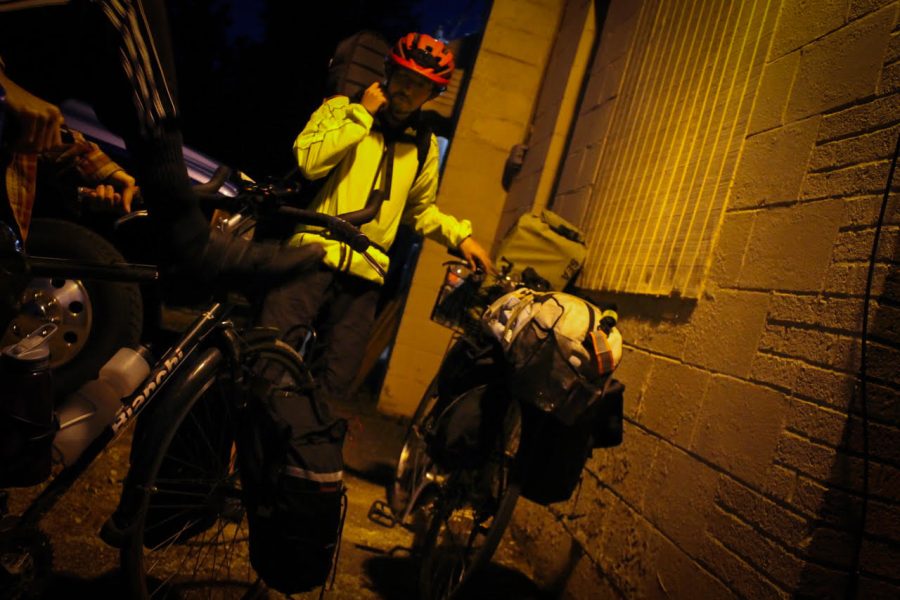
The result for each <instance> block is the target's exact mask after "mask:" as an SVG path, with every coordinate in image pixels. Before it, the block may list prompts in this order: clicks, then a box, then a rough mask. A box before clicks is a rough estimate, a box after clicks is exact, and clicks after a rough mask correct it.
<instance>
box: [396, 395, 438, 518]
mask: <svg viewBox="0 0 900 600" xmlns="http://www.w3.org/2000/svg"><path fill="white" fill-rule="evenodd" d="M437 400H438V378H437V377H435V378H434V379H433V380H432V381H431V383H430V384H429V386H428V389H427V390H425V393H424V394H423V396H422V400H421V401H420V402H419V406H418V407H417V408H416V412H415V414H414V415H413V418H412V422H411V423H410V424H409V428H408V429H407V431H406V436H405V437H404V438H403V448H402V449H401V450H400V456H399V457H398V458H397V465H396V467H395V468H394V479H393V481H392V482H391V483H390V485H389V486H388V489H387V499H388V505H389V506H390V507H391V511H392V512H393V513H394V517H395V518H396V519H397V520H398V521H400V522H402V521H404V520H405V519H406V518H407V517H408V516H409V514H410V512H412V510H413V509H414V508H415V505H416V501H417V500H418V498H419V496H420V495H421V493H422V491H424V489H425V488H426V487H427V486H428V485H429V484H430V480H429V478H428V474H429V470H430V469H431V468H432V466H433V462H432V460H431V459H430V458H429V457H428V453H427V447H426V445H425V433H426V431H427V427H428V422H429V420H430V419H431V418H432V414H431V412H432V409H433V408H434V406H435V404H436V403H437Z"/></svg>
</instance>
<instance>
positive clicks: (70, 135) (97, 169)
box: [42, 128, 138, 212]
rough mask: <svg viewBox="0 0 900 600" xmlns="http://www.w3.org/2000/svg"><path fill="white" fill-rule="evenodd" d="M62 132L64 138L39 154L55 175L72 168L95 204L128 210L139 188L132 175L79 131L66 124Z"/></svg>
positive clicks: (129, 210)
mask: <svg viewBox="0 0 900 600" xmlns="http://www.w3.org/2000/svg"><path fill="white" fill-rule="evenodd" d="M63 132H64V135H63V137H64V138H67V139H66V141H65V142H64V143H63V144H61V145H60V146H57V147H55V148H53V149H52V150H50V151H48V152H45V153H44V154H43V155H42V158H43V159H44V161H45V163H46V164H47V165H48V166H50V167H51V168H52V169H53V170H54V171H55V173H56V176H57V177H58V176H61V175H63V174H64V173H66V172H67V171H70V170H74V171H76V172H77V173H78V179H79V180H80V181H81V182H83V183H86V184H87V185H88V186H89V187H90V188H91V189H89V190H87V192H88V193H87V194H86V195H87V198H88V199H89V200H91V201H92V202H93V204H94V205H95V206H97V207H99V208H103V209H105V208H110V207H112V208H115V209H121V210H124V212H131V202H132V199H133V198H134V195H135V193H136V192H137V191H138V188H137V186H136V185H135V180H134V177H132V176H131V175H129V174H128V173H127V172H126V171H125V170H124V169H123V168H122V167H120V166H119V165H118V164H116V163H115V162H114V161H113V160H112V159H111V158H110V157H109V156H107V155H106V153H105V152H103V151H102V150H101V149H100V147H99V146H97V144H95V143H93V142H91V141H88V140H87V139H85V137H84V135H83V134H82V133H81V132H79V131H75V130H74V129H67V128H64V130H63Z"/></svg>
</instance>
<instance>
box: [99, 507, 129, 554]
mask: <svg viewBox="0 0 900 600" xmlns="http://www.w3.org/2000/svg"><path fill="white" fill-rule="evenodd" d="M123 521H124V519H123V517H121V516H120V515H119V513H118V511H116V512H114V513H113V514H112V515H110V517H109V518H108V519H107V520H106V522H105V523H103V527H101V528H100V539H101V540H103V541H104V542H106V544H107V545H108V546H111V547H113V548H121V547H122V546H124V545H125V536H126V532H127V530H128V527H129V526H128V525H126V524H125V523H124V522H123Z"/></svg>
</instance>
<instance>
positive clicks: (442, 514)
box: [419, 402, 522, 600]
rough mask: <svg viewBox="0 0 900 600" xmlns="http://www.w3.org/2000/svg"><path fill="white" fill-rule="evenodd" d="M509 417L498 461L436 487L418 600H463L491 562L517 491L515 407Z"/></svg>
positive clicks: (518, 419) (454, 475) (455, 475)
mask: <svg viewBox="0 0 900 600" xmlns="http://www.w3.org/2000/svg"><path fill="white" fill-rule="evenodd" d="M509 414H510V415H511V416H512V419H513V421H514V424H513V425H512V426H510V425H509V422H508V420H507V422H506V425H505V426H504V429H503V431H502V432H501V438H500V440H498V441H499V446H500V448H499V452H498V456H497V457H496V458H495V459H493V460H490V461H488V462H487V463H486V464H485V465H484V466H483V467H481V468H479V469H472V470H465V471H458V472H454V473H451V474H450V476H449V478H448V481H447V482H445V483H444V484H443V485H442V486H441V488H440V490H441V491H440V493H439V495H438V497H437V499H436V500H435V502H434V505H433V507H432V510H431V513H430V515H429V516H428V523H427V525H426V534H425V539H424V543H423V545H422V548H421V564H420V568H419V596H420V598H421V599H422V600H457V599H458V598H461V597H464V596H463V595H462V594H463V593H464V591H465V587H466V586H467V585H468V584H469V582H470V581H471V580H472V577H473V576H474V575H475V574H476V573H477V572H478V571H480V570H481V569H483V568H484V567H485V566H486V565H487V564H488V563H490V561H491V558H492V557H493V556H494V552H496V550H497V547H498V546H499V545H500V541H501V540H502V539H503V534H504V533H505V531H506V528H507V526H508V525H509V522H510V519H511V518H512V514H513V511H514V510H515V507H516V503H517V502H518V500H519V495H520V494H521V490H522V485H521V482H520V479H519V474H518V472H517V470H516V462H515V454H516V451H517V450H518V443H519V435H520V431H521V430H520V428H519V427H518V425H519V424H520V423H521V414H520V413H519V411H518V405H516V404H515V403H514V402H513V403H512V404H511V405H510V413H509ZM484 480H488V481H489V482H490V493H489V494H487V496H484V495H483V488H481V486H479V484H478V483H477V482H482V481H484ZM473 482H476V483H474V484H473ZM480 489H481V490H482V491H481V493H478V490H480ZM455 527H459V529H460V532H459V533H461V535H459V534H457V533H456V532H455V531H454V528H455Z"/></svg>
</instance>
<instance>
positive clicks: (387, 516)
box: [368, 500, 397, 529]
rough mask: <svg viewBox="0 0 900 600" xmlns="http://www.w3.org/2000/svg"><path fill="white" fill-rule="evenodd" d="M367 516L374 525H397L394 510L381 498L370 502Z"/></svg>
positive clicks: (389, 526) (388, 526) (389, 527)
mask: <svg viewBox="0 0 900 600" xmlns="http://www.w3.org/2000/svg"><path fill="white" fill-rule="evenodd" d="M368 517H369V520H370V521H372V522H373V523H375V524H376V525H381V526H382V527H387V528H388V529H391V528H393V527H394V526H396V525H397V519H396V517H394V512H393V511H392V510H391V507H390V506H388V505H387V504H385V503H384V502H382V501H381V500H376V501H375V502H373V503H372V506H370V507H369V514H368Z"/></svg>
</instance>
